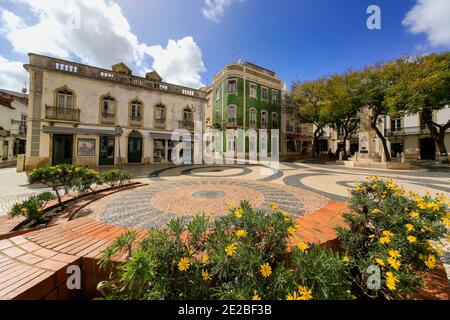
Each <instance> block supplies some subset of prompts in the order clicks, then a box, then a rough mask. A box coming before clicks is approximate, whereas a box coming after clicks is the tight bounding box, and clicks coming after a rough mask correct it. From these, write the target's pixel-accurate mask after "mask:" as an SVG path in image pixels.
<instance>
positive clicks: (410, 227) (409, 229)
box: [405, 223, 414, 231]
mask: <svg viewBox="0 0 450 320" xmlns="http://www.w3.org/2000/svg"><path fill="white" fill-rule="evenodd" d="M405 227H406V229H408V231H413V230H414V226H413V225H412V224H411V223H407V224H405Z"/></svg>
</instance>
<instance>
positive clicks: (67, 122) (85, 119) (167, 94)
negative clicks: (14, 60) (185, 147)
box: [25, 54, 206, 169]
mask: <svg viewBox="0 0 450 320" xmlns="http://www.w3.org/2000/svg"><path fill="white" fill-rule="evenodd" d="M25 69H26V70H27V71H28V72H29V74H30V94H29V104H28V128H29V130H28V133H27V139H28V142H29V143H27V148H26V158H25V168H26V169H30V168H35V167H41V166H48V165H55V164H59V163H72V164H75V165H81V166H102V165H120V164H130V163H137V164H144V163H156V162H170V160H171V151H172V148H173V146H174V144H175V142H172V141H171V135H172V132H173V131H174V130H176V129H185V130H188V131H189V132H192V131H193V129H194V121H195V120H201V119H202V117H203V108H204V105H205V104H206V91H201V90H194V89H191V88H186V87H182V86H177V85H173V84H169V83H165V82H162V79H161V77H160V76H159V75H158V74H157V73H156V72H154V71H153V72H149V73H147V74H146V76H145V78H143V77H137V76H134V75H132V71H131V70H130V69H129V68H128V67H127V66H126V65H124V64H123V63H119V64H116V65H114V66H112V69H111V70H107V69H102V68H97V67H93V66H87V65H83V64H79V63H74V62H70V61H65V60H60V59H54V58H50V57H46V56H42V55H36V54H30V55H29V64H27V65H25Z"/></svg>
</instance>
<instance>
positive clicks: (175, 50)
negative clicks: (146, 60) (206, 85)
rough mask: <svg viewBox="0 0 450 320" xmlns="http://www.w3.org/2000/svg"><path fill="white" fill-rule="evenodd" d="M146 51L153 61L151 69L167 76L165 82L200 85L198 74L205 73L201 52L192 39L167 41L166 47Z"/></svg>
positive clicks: (154, 47) (156, 47) (151, 48)
mask: <svg viewBox="0 0 450 320" xmlns="http://www.w3.org/2000/svg"><path fill="white" fill-rule="evenodd" d="M147 51H148V53H149V54H150V55H151V56H152V57H153V59H154V62H153V67H154V68H155V69H156V70H158V72H159V73H161V74H164V75H167V76H166V80H167V82H170V83H185V84H186V85H187V86H192V87H195V86H198V84H199V83H201V78H200V73H201V72H203V71H205V66H204V64H203V59H202V52H201V50H200V48H199V47H198V46H197V44H196V43H195V41H194V39H193V38H192V37H185V38H183V39H181V40H178V41H175V40H169V42H168V43H167V47H165V48H162V47H161V46H153V47H150V48H148V50H147Z"/></svg>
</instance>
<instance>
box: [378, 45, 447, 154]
mask: <svg viewBox="0 0 450 320" xmlns="http://www.w3.org/2000/svg"><path fill="white" fill-rule="evenodd" d="M393 67H394V68H393V69H392V70H391V77H392V74H393V73H395V74H394V77H395V78H396V81H395V82H394V83H393V84H392V86H390V87H389V88H388V90H387V93H388V94H387V98H386V102H387V105H388V106H389V107H390V108H391V110H392V112H393V113H396V114H399V113H400V114H401V113H413V114H414V113H419V114H420V115H421V116H422V120H423V121H424V122H425V124H426V126H427V128H428V130H429V131H430V134H431V136H432V137H433V139H434V140H435V141H436V144H437V145H438V148H439V152H440V153H441V155H443V154H447V149H446V147H445V143H444V138H445V132H446V131H447V130H448V129H449V128H450V119H448V120H447V122H446V123H437V122H435V121H434V119H433V113H434V112H435V111H437V110H441V109H444V108H445V107H447V106H448V105H449V104H450V52H445V53H441V54H430V55H427V56H422V57H415V58H412V59H401V60H398V61H396V62H395V64H393ZM446 162H448V158H447V159H446Z"/></svg>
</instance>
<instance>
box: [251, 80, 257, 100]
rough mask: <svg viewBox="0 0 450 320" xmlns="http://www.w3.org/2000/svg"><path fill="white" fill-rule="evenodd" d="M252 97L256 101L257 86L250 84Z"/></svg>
mask: <svg viewBox="0 0 450 320" xmlns="http://www.w3.org/2000/svg"><path fill="white" fill-rule="evenodd" d="M250 97H251V98H255V99H256V84H254V83H250Z"/></svg>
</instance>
